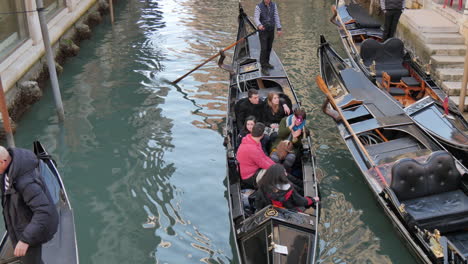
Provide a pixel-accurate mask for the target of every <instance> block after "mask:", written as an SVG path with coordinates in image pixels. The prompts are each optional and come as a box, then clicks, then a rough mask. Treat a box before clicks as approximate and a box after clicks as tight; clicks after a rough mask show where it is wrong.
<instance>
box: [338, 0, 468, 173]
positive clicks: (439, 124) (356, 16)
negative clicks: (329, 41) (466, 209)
mask: <svg viewBox="0 0 468 264" xmlns="http://www.w3.org/2000/svg"><path fill="white" fill-rule="evenodd" d="M334 12H335V15H336V20H335V21H334V22H335V23H336V24H337V25H338V30H339V33H340V36H341V40H342V42H343V45H344V47H345V49H346V52H347V53H348V56H349V58H351V63H352V65H353V66H354V67H356V68H359V69H360V70H361V71H362V72H364V74H365V75H366V76H367V77H368V78H369V79H370V80H371V81H372V82H374V83H375V84H376V85H377V86H378V87H379V88H381V89H382V90H385V91H386V94H387V95H388V96H392V97H393V98H394V99H395V100H396V101H398V103H399V104H400V105H401V107H402V108H403V109H404V111H405V112H406V113H407V114H408V115H409V116H410V117H411V118H412V119H413V120H414V121H415V122H416V123H417V124H418V125H419V126H420V127H421V128H423V129H424V130H426V131H427V132H428V133H430V134H431V135H432V136H434V137H435V138H437V140H439V141H440V142H441V143H442V144H444V146H445V147H446V148H447V150H449V151H450V152H451V153H452V154H453V155H454V156H456V157H457V158H458V159H460V160H461V161H462V163H463V164H464V165H465V166H468V122H467V121H466V119H465V118H464V117H463V115H462V114H461V113H460V111H459V110H458V108H457V106H456V105H455V104H454V103H453V102H452V101H450V100H448V98H447V94H446V93H445V92H444V91H443V89H441V88H440V87H439V86H438V85H437V84H436V83H435V82H434V80H433V79H432V77H431V75H430V65H429V64H427V65H421V64H420V63H418V62H417V61H416V59H415V58H414V57H413V55H412V53H411V52H410V51H409V50H407V49H405V47H404V45H403V42H402V41H401V40H400V39H398V38H390V39H388V40H386V41H385V42H383V41H382V34H383V32H382V30H381V25H380V23H379V22H378V21H376V20H375V19H374V18H372V17H371V16H370V15H369V14H368V13H367V10H365V9H364V8H362V7H361V6H360V5H358V4H354V3H352V4H345V1H343V0H337V1H336V7H335V9H334ZM446 98H447V101H446V102H445V107H444V100H445V99H446Z"/></svg>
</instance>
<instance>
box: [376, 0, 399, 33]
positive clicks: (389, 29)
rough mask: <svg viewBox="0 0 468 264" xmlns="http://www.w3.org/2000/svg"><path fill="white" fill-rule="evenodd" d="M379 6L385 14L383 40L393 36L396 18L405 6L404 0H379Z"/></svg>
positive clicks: (396, 24) (396, 23) (397, 18)
mask: <svg viewBox="0 0 468 264" xmlns="http://www.w3.org/2000/svg"><path fill="white" fill-rule="evenodd" d="M380 7H381V8H382V10H383V12H384V14H385V23H384V32H383V40H384V41H385V40H387V39H389V38H393V35H395V32H396V29H397V26H398V20H399V19H400V16H401V13H402V10H403V9H404V8H405V0H380Z"/></svg>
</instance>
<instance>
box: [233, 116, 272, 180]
mask: <svg viewBox="0 0 468 264" xmlns="http://www.w3.org/2000/svg"><path fill="white" fill-rule="evenodd" d="M264 132H265V125H264V124H263V123H260V122H259V123H256V124H255V125H254V126H253V128H252V133H250V134H248V135H247V136H245V137H244V138H243V139H242V143H241V144H240V146H239V149H238V150H237V161H238V162H239V168H240V176H241V179H242V187H243V188H250V189H255V187H256V179H257V177H258V176H259V174H260V175H261V173H263V172H264V171H262V169H263V170H266V169H268V168H269V167H270V166H271V165H273V164H275V162H274V161H273V160H271V159H270V158H269V157H268V156H267V155H265V153H264V152H263V149H262V145H261V140H262V138H263V136H264Z"/></svg>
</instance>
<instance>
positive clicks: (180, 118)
mask: <svg viewBox="0 0 468 264" xmlns="http://www.w3.org/2000/svg"><path fill="white" fill-rule="evenodd" d="M332 2H334V1H324V0H282V1H279V2H278V4H279V8H280V16H281V18H282V24H283V30H284V35H283V37H281V38H279V39H277V40H276V41H275V46H274V48H275V50H276V51H277V53H278V55H279V57H280V58H281V59H282V60H283V63H284V65H285V68H286V70H287V72H288V74H289V76H290V78H291V80H292V82H293V84H294V85H295V87H296V91H297V93H298V96H299V98H300V100H301V101H302V103H303V105H304V106H305V108H306V110H307V111H308V119H309V120H310V121H309V122H308V125H309V128H310V129H311V130H312V131H313V132H314V137H315V138H314V143H315V144H316V147H317V149H318V151H317V154H318V156H319V157H318V160H319V163H320V166H321V168H322V170H323V177H322V179H321V190H322V194H323V207H324V208H323V211H322V224H321V226H320V243H319V246H320V260H319V262H320V263H413V262H414V259H413V258H412V257H411V255H410V254H409V252H408V250H407V248H406V247H405V246H404V245H403V243H402V241H401V240H400V239H399V238H398V237H397V235H396V233H395V232H394V230H393V229H392V225H391V223H390V222H389V221H388V220H387V218H386V217H385V215H384V214H383V211H382V210H381V209H380V208H379V207H378V206H377V204H376V202H375V201H374V199H373V197H372V194H371V192H370V190H369V189H368V187H367V186H366V184H365V182H364V180H363V178H362V175H361V174H360V172H359V170H358V168H357V167H356V165H355V164H354V161H353V160H352V158H351V155H350V154H349V152H348V150H347V148H346V146H345V145H344V143H343V142H342V140H341V137H340V136H339V134H338V132H337V129H336V128H335V125H334V124H333V123H332V122H331V119H330V118H328V117H326V116H325V115H324V114H322V113H321V111H320V105H321V102H322V100H323V98H324V97H323V95H322V94H321V93H320V92H319V91H318V88H317V87H316V85H315V82H314V81H313V80H314V78H315V76H316V75H318V73H319V68H318V58H317V57H316V49H317V46H318V45H317V44H318V42H319V35H320V34H325V35H326V37H327V38H328V40H329V42H331V43H332V44H334V45H337V47H339V49H341V44H340V41H339V39H338V34H337V31H336V29H335V28H334V27H333V25H331V24H330V23H329V22H328V19H329V17H330V5H331V4H332ZM237 5H238V2H237V1H217V0H199V1H190V0H175V1H174V0H161V1H155V0H148V1H145V0H141V1H137V0H127V1H124V0H120V1H118V2H117V3H116V4H115V9H116V14H115V18H116V21H115V25H114V26H111V25H110V22H109V17H105V18H104V23H102V24H101V25H98V26H97V27H96V28H94V31H93V36H92V39H91V40H87V41H84V42H83V43H82V44H81V51H80V53H79V55H78V56H77V57H74V58H71V59H69V60H68V61H67V63H65V65H64V68H65V70H64V73H63V74H62V75H60V76H59V83H60V86H61V90H62V96H63V102H64V107H65V111H66V121H65V123H64V124H59V123H58V121H57V118H56V116H55V110H54V101H53V98H52V93H51V89H50V87H49V88H48V89H47V90H46V92H45V95H44V97H43V98H42V100H41V101H40V102H38V103H36V104H35V105H34V106H33V108H32V109H31V110H30V111H29V112H27V113H26V114H25V116H24V117H23V118H22V120H21V121H20V122H19V124H18V130H17V133H16V135H15V138H16V143H17V145H18V146H21V147H27V148H31V144H32V141H33V140H35V139H38V140H40V141H41V142H42V143H43V144H44V145H45V146H46V148H47V149H48V150H49V152H50V153H51V154H52V155H53V156H54V157H55V158H56V160H57V162H58V165H59V169H60V171H61V173H62V177H63V180H64V182H65V184H66V187H67V190H68V194H69V197H70V200H71V203H72V206H73V208H74V211H75V221H76V228H77V230H76V231H77V237H78V246H79V253H80V260H81V263H200V262H204V263H235V258H234V257H233V254H234V253H233V252H234V249H233V248H232V242H230V238H231V236H230V226H229V219H228V209H227V208H228V204H227V199H226V197H225V195H226V186H225V176H226V175H225V174H226V172H225V149H224V147H223V146H222V142H223V138H222V127H223V123H224V120H225V114H226V100H227V89H226V88H227V74H226V73H225V72H223V71H221V70H219V69H218V68H217V67H216V64H215V63H209V64H207V65H206V66H205V67H203V68H202V69H200V70H199V71H197V72H195V73H194V74H192V75H190V76H189V77H187V78H186V79H184V80H183V81H181V82H180V83H179V87H175V86H171V85H168V84H167V82H166V80H174V79H176V78H177V77H179V76H180V75H182V74H183V73H185V72H186V71H188V70H190V69H191V68H193V67H194V66H195V65H197V64H198V63H200V62H201V61H203V60H204V59H205V58H207V57H209V56H211V55H212V54H214V53H216V51H217V50H219V49H220V48H222V47H225V46H228V45H229V44H231V43H232V42H234V41H235V36H236V33H237V32H236V30H237V24H236V18H237V14H238V11H237ZM243 5H244V6H245V8H246V11H247V12H248V13H249V14H251V15H253V10H254V6H255V2H254V1H248V2H247V1H246V2H244V3H243ZM228 55H231V54H230V53H228ZM149 216H155V218H156V221H155V227H154V228H144V226H143V224H144V223H145V222H146V221H147V218H148V217H149Z"/></svg>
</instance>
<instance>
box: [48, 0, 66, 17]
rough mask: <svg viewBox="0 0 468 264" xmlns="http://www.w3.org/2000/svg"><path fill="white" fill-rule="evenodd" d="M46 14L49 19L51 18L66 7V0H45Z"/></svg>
mask: <svg viewBox="0 0 468 264" xmlns="http://www.w3.org/2000/svg"><path fill="white" fill-rule="evenodd" d="M43 1H44V8H45V10H44V14H45V17H46V19H47V21H49V20H51V19H52V18H53V17H54V16H55V15H56V14H57V13H58V12H59V11H61V10H62V9H63V8H64V7H65V3H64V1H65V0H43Z"/></svg>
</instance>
